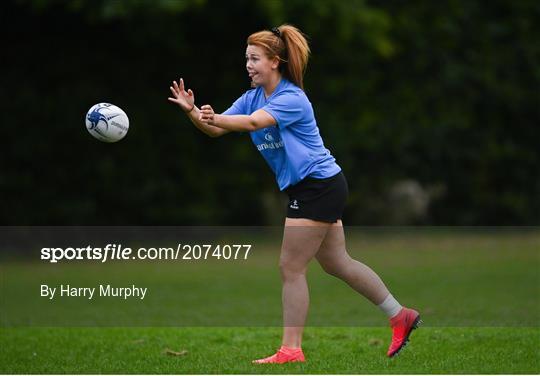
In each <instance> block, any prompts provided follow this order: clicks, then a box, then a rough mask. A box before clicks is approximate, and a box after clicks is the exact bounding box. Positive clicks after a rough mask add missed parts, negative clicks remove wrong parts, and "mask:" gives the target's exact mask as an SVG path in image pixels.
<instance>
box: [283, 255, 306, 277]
mask: <svg viewBox="0 0 540 376" xmlns="http://www.w3.org/2000/svg"><path fill="white" fill-rule="evenodd" d="M279 271H280V273H281V279H282V280H283V281H291V280H295V279H297V278H299V277H303V276H305V274H306V266H300V265H295V264H294V263H292V262H290V261H287V260H280V261H279Z"/></svg>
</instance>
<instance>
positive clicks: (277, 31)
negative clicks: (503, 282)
mask: <svg viewBox="0 0 540 376" xmlns="http://www.w3.org/2000/svg"><path fill="white" fill-rule="evenodd" d="M270 31H271V32H272V33H274V35H275V36H276V37H278V38H281V31H279V29H278V28H277V27H273V28H271V29H270Z"/></svg>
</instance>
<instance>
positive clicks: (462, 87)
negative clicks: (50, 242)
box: [0, 0, 540, 225]
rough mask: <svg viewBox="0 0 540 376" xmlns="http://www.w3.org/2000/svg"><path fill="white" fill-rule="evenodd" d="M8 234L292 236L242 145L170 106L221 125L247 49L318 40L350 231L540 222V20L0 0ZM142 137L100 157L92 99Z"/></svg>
mask: <svg viewBox="0 0 540 376" xmlns="http://www.w3.org/2000/svg"><path fill="white" fill-rule="evenodd" d="M2 8H3V9H2V12H1V15H0V17H1V22H0V29H1V30H2V35H3V49H4V54H3V55H4V58H2V73H1V74H2V80H1V82H2V84H1V88H0V103H2V114H3V116H2V126H1V129H2V140H3V142H2V144H3V146H2V158H1V160H0V171H1V174H0V194H1V196H0V197H1V198H0V200H1V201H2V205H0V207H1V212H0V223H2V224H11V225H14V224H17V225H18V224H26V225H38V224H39V225H65V224H71V225H72V224H85V225H95V224H100V225H128V224H131V225H135V224H138V225H150V224H152V225H161V224H174V225H199V224H204V225H213V224H215V225H217V224H220V225H223V224H227V225H238V224H243V225H245V224H279V223H281V221H282V219H283V216H284V213H285V202H284V200H285V196H284V195H283V194H281V193H279V192H278V189H277V186H276V185H275V183H274V178H273V175H272V174H271V172H270V170H269V169H268V168H266V166H265V163H264V161H263V159H262V158H261V157H260V156H259V155H258V153H257V151H256V149H255V148H254V147H253V145H252V144H251V141H250V140H249V137H248V136H247V135H227V136H225V137H222V138H219V139H210V138H207V137H206V136H204V135H203V134H202V133H200V132H198V131H197V130H196V129H195V128H194V127H193V126H191V124H190V123H189V122H188V120H187V119H186V118H185V117H183V115H182V114H181V113H180V112H179V110H178V109H177V108H175V107H173V106H172V105H170V104H169V103H168V102H167V99H166V98H167V96H168V86H169V85H170V82H171V81H172V80H173V79H178V78H179V77H180V76H182V77H184V79H185V80H186V82H187V85H188V86H189V87H191V88H193V90H194V91H195V95H196V101H197V104H199V105H201V104H205V103H210V104H212V105H213V106H214V108H215V109H216V110H218V111H223V110H225V109H226V108H227V107H228V106H229V105H230V104H231V103H232V102H233V101H234V100H235V99H236V98H237V97H239V96H240V95H241V94H242V93H243V92H244V91H245V90H247V89H248V88H249V83H248V78H247V74H246V72H245V68H244V49H245V40H246V38H247V36H248V35H249V34H250V33H252V32H254V31H258V30H260V29H268V28H270V27H272V26H275V25H279V24H281V23H285V22H287V23H291V24H294V25H296V26H298V27H299V28H300V29H301V30H303V31H304V32H305V33H306V34H307V35H308V36H309V37H310V42H311V47H312V57H311V61H310V65H309V67H308V72H307V76H306V85H305V86H306V92H307V94H308V96H309V98H310V100H311V102H312V104H313V106H314V109H315V113H316V116H317V120H318V124H319V127H320V130H321V133H322V135H323V138H324V141H325V144H326V146H327V147H328V148H329V149H330V150H331V151H332V153H333V154H334V156H335V157H336V158H337V160H338V163H339V164H340V165H341V166H342V167H343V169H344V172H345V174H346V176H347V178H348V181H349V188H350V191H351V195H350V199H349V203H348V206H347V211H346V214H345V218H344V221H345V222H346V223H349V224H355V225H381V224H433V225H537V224H538V223H540V220H539V218H540V215H539V213H540V199H539V197H540V174H539V173H538V172H539V171H540V170H539V167H538V165H539V161H540V156H539V153H538V150H539V146H540V145H539V144H540V142H539V131H538V125H539V120H540V113H539V112H540V100H539V99H540V98H539V95H538V89H539V87H540V64H539V62H540V44H539V43H538V40H540V30H539V27H538V22H537V21H538V20H539V19H540V3H538V2H536V1H527V0H520V1H504V0H494V1H490V2H489V3H485V2H481V1H479V0H475V1H466V2H464V1H453V0H445V1H441V2H423V1H416V2H403V1H397V0H396V1H392V0H389V1H338V0H328V1H325V0H312V1H306V0H288V1H261V0H259V1H240V0H229V1H204V0H185V1H174V0H159V1H150V0H123V1H105V0H99V1H91V0H75V1H54V0H9V1H6V2H4V3H3V5H2ZM102 101H107V102H111V103H114V104H116V105H118V106H120V107H122V108H123V109H124V110H125V111H126V112H127V113H128V116H129V117H130V121H131V129H130V132H129V134H128V136H127V137H126V139H124V140H123V141H122V142H120V143H118V144H112V145H109V144H102V143H100V142H98V141H96V140H94V139H93V138H92V137H91V136H90V135H89V134H88V133H87V132H86V130H85V129H84V114H85V113H86V111H87V110H88V109H89V108H90V107H91V106H92V105H93V104H94V103H97V102H102Z"/></svg>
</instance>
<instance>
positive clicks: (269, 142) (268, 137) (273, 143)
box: [256, 127, 284, 151]
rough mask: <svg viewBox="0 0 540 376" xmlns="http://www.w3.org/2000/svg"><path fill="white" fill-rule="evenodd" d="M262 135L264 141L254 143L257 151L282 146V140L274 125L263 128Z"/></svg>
mask: <svg viewBox="0 0 540 376" xmlns="http://www.w3.org/2000/svg"><path fill="white" fill-rule="evenodd" d="M272 133H273V134H272ZM263 137H264V140H265V141H266V142H261V143H260V144H257V145H256V146H257V150H258V151H263V150H268V149H279V148H282V147H283V146H284V145H283V140H282V139H281V138H280V137H279V132H278V131H277V129H276V128H275V127H269V128H265V129H264V136H263Z"/></svg>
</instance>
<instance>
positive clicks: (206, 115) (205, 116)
mask: <svg viewBox="0 0 540 376" xmlns="http://www.w3.org/2000/svg"><path fill="white" fill-rule="evenodd" d="M213 119H214V110H213V109H212V106H210V105H208V104H205V105H204V106H201V108H200V110H199V120H201V121H206V122H208V121H209V122H211V121H212V120H213Z"/></svg>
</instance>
